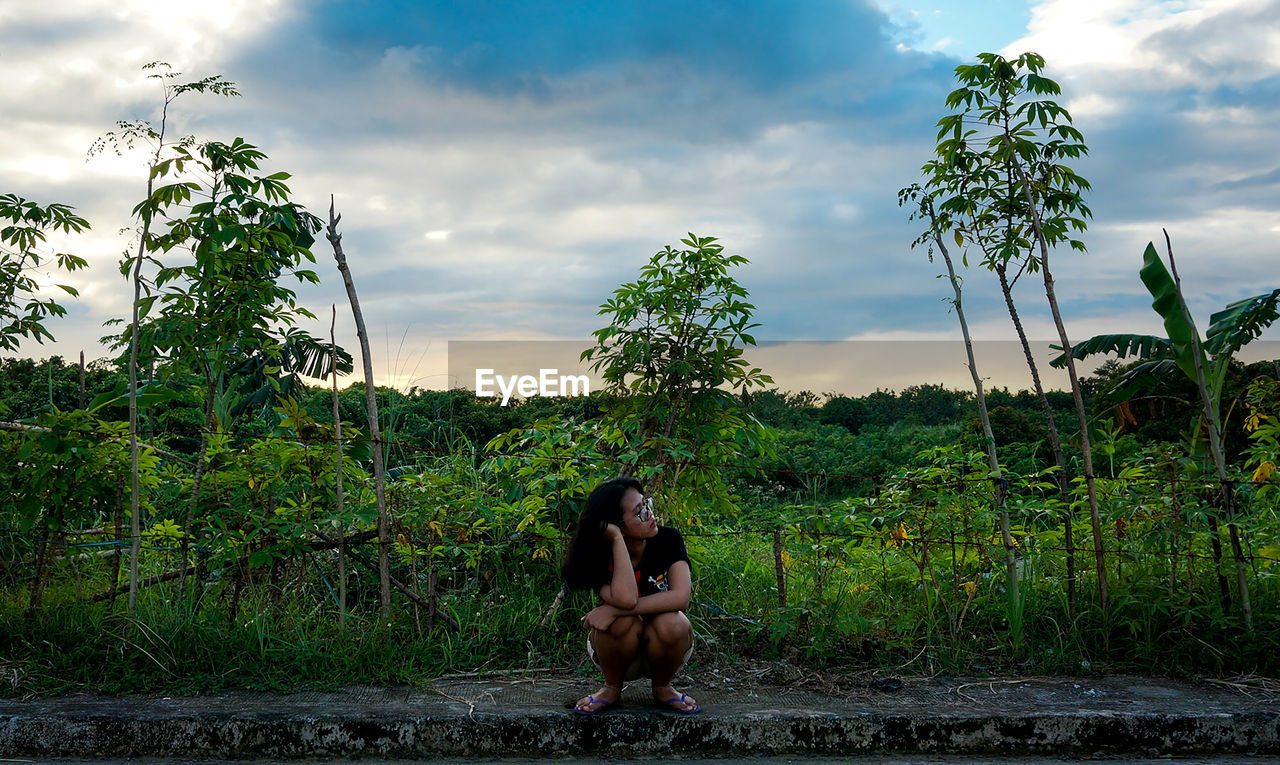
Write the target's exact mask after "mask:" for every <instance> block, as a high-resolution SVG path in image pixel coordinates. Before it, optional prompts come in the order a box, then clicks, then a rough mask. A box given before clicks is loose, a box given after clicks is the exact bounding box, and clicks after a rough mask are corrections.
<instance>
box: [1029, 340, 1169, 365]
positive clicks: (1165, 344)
mask: <svg viewBox="0 0 1280 765" xmlns="http://www.w3.org/2000/svg"><path fill="white" fill-rule="evenodd" d="M1052 347H1053V348H1055V349H1058V350H1061V349H1060V348H1059V347H1058V346H1056V345H1055V346H1052ZM1099 353H1114V354H1116V356H1118V357H1119V358H1122V359H1123V358H1125V357H1126V356H1137V357H1139V358H1172V357H1173V344H1172V343H1170V342H1169V340H1168V338H1164V337H1156V336H1155V335H1094V336H1093V337H1091V338H1089V339H1088V340H1085V341H1083V342H1080V343H1076V344H1075V345H1073V346H1071V357H1072V358H1074V359H1086V358H1088V357H1090V356H1094V355H1096V354H1099ZM1049 365H1050V366H1054V367H1058V368H1062V367H1065V366H1066V365H1067V354H1065V353H1063V354H1060V355H1058V356H1056V357H1054V358H1053V360H1052V361H1050V362H1049Z"/></svg>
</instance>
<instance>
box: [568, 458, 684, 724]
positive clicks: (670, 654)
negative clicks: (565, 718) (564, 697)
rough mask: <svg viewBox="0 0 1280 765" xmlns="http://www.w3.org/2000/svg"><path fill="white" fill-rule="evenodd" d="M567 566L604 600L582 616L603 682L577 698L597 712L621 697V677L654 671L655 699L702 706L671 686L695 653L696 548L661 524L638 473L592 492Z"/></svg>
mask: <svg viewBox="0 0 1280 765" xmlns="http://www.w3.org/2000/svg"><path fill="white" fill-rule="evenodd" d="M560 570H561V573H562V574H563V575H564V580H565V582H566V583H567V584H568V585H569V586H570V587H575V588H581V589H592V590H595V591H597V592H598V593H599V594H600V600H601V601H602V603H601V604H600V605H599V606H597V607H595V608H593V609H591V610H590V611H588V612H587V615H586V616H584V617H582V624H583V626H584V627H586V628H587V630H588V632H587V653H588V654H589V655H590V656H591V660H592V661H594V662H595V663H596V665H597V666H598V667H600V671H601V672H602V673H603V674H604V685H603V686H601V687H600V689H599V690H597V691H596V692H595V693H592V694H590V695H588V696H584V697H583V698H581V699H579V700H578V703H577V705H576V706H575V707H574V711H575V712H577V713H578V714H581V715H593V714H595V713H597V712H603V711H604V710H606V709H610V708H611V707H614V706H616V705H617V704H618V701H619V699H620V698H621V696H622V684H623V683H624V682H626V681H628V680H635V679H637V678H639V677H644V676H647V677H648V678H649V679H650V680H651V681H652V684H653V699H654V701H655V702H656V703H657V704H658V705H659V706H662V707H664V708H666V709H670V710H672V711H675V712H679V713H681V714H694V713H695V712H700V711H702V708H701V707H699V706H698V705H697V704H696V703H695V702H694V700H693V699H691V698H689V697H688V696H686V695H684V694H683V693H680V692H679V691H677V690H676V689H675V688H673V687H672V686H671V681H672V679H673V678H674V677H675V675H676V672H678V671H679V670H680V668H681V667H682V666H684V664H685V662H687V661H688V660H689V655H690V654H691V653H693V627H692V625H690V624H689V619H688V617H686V616H685V615H684V611H685V609H687V608H688V607H689V591H690V586H691V578H690V573H689V553H688V551H687V550H685V546H684V538H683V537H681V536H680V532H679V531H676V530H675V529H673V528H670V527H668V526H659V525H658V519H657V517H656V516H655V515H654V513H653V500H652V499H650V498H648V497H646V496H645V495H644V487H643V486H642V485H641V484H640V482H639V481H637V480H635V479H634V478H614V479H613V480H610V481H605V482H604V483H602V484H600V485H599V486H597V487H596V488H595V490H594V491H592V492H591V496H589V497H587V505H586V508H585V509H584V510H583V511H582V517H581V518H580V519H579V521H578V530H577V532H576V533H575V534H574V536H573V540H572V541H571V542H570V543H569V551H568V553H567V554H566V555H565V560H564V565H563V566H561V569H560Z"/></svg>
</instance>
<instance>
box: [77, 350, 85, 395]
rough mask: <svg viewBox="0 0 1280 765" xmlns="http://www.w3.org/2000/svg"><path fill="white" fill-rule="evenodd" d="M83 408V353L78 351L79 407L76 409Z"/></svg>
mask: <svg viewBox="0 0 1280 765" xmlns="http://www.w3.org/2000/svg"><path fill="white" fill-rule="evenodd" d="M84 407H85V396H84V351H80V405H79V407H78V408H80V409H84Z"/></svg>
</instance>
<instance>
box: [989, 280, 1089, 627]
mask: <svg viewBox="0 0 1280 765" xmlns="http://www.w3.org/2000/svg"><path fill="white" fill-rule="evenodd" d="M1007 269H1008V266H1007V264H1006V263H1005V262H1004V261H998V262H997V265H996V275H997V276H999V277H1000V291H1001V292H1002V293H1003V294H1004V304H1005V307H1006V308H1008V309H1009V318H1011V319H1013V327H1014V329H1016V330H1017V332H1018V342H1019V343H1021V344H1022V355H1023V356H1025V357H1026V360H1027V368H1028V369H1030V370H1031V382H1032V384H1033V385H1034V386H1035V389H1036V398H1038V399H1039V400H1040V408H1041V409H1043V410H1044V424H1045V427H1046V428H1048V434H1049V447H1050V448H1051V449H1052V450H1053V462H1054V464H1055V465H1057V466H1058V472H1057V473H1055V474H1054V476H1053V480H1054V483H1056V484H1057V485H1058V499H1059V501H1061V502H1062V519H1063V523H1064V529H1063V530H1064V532H1065V535H1066V540H1065V541H1066V547H1067V616H1068V618H1069V619H1071V620H1074V619H1075V618H1076V548H1075V534H1074V533H1073V529H1072V523H1071V498H1070V496H1069V495H1068V494H1067V461H1066V459H1065V458H1064V457H1063V456H1062V438H1061V436H1059V435H1058V424H1057V422H1056V421H1054V419H1053V407H1051V406H1049V397H1048V396H1046V395H1045V393H1044V385H1043V384H1042V383H1041V382H1040V368H1039V366H1038V365H1037V364H1036V357H1035V354H1033V353H1032V352H1031V343H1030V341H1028V340H1027V332H1026V330H1025V329H1023V326H1022V317H1021V316H1019V315H1018V309H1017V307H1016V306H1015V305H1014V303H1013V288H1012V286H1011V285H1010V284H1009V276H1008V271H1007Z"/></svg>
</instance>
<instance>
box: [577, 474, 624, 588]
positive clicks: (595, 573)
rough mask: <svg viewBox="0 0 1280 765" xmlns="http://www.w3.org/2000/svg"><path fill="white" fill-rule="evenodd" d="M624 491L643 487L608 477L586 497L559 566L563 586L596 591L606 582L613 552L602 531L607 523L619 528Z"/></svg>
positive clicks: (622, 479) (621, 479)
mask: <svg viewBox="0 0 1280 765" xmlns="http://www.w3.org/2000/svg"><path fill="white" fill-rule="evenodd" d="M627 489H635V490H636V491H638V492H640V493H641V494H643V493H644V484H642V483H640V482H639V481H637V480H636V479H634V478H612V479H610V480H608V481H605V482H604V483H602V484H600V485H599V486H597V487H596V488H595V489H593V490H592V492H591V494H590V495H589V496H588V497H587V504H586V507H584V508H583V509H582V515H581V517H579V518H578V528H577V530H576V531H574V534H573V539H571V540H569V549H568V550H567V551H566V552H565V555H564V561H563V562H562V563H561V564H560V574H561V576H563V577H564V581H565V584H567V585H569V586H570V587H573V588H577V589H596V588H597V587H602V586H604V585H605V584H607V583H608V582H609V563H610V562H611V560H612V558H611V556H612V553H613V549H612V548H611V547H610V546H609V544H608V543H607V542H606V540H605V536H604V529H605V526H606V525H607V524H610V523H614V524H617V525H619V526H621V525H622V498H623V496H625V495H626V493H627Z"/></svg>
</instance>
